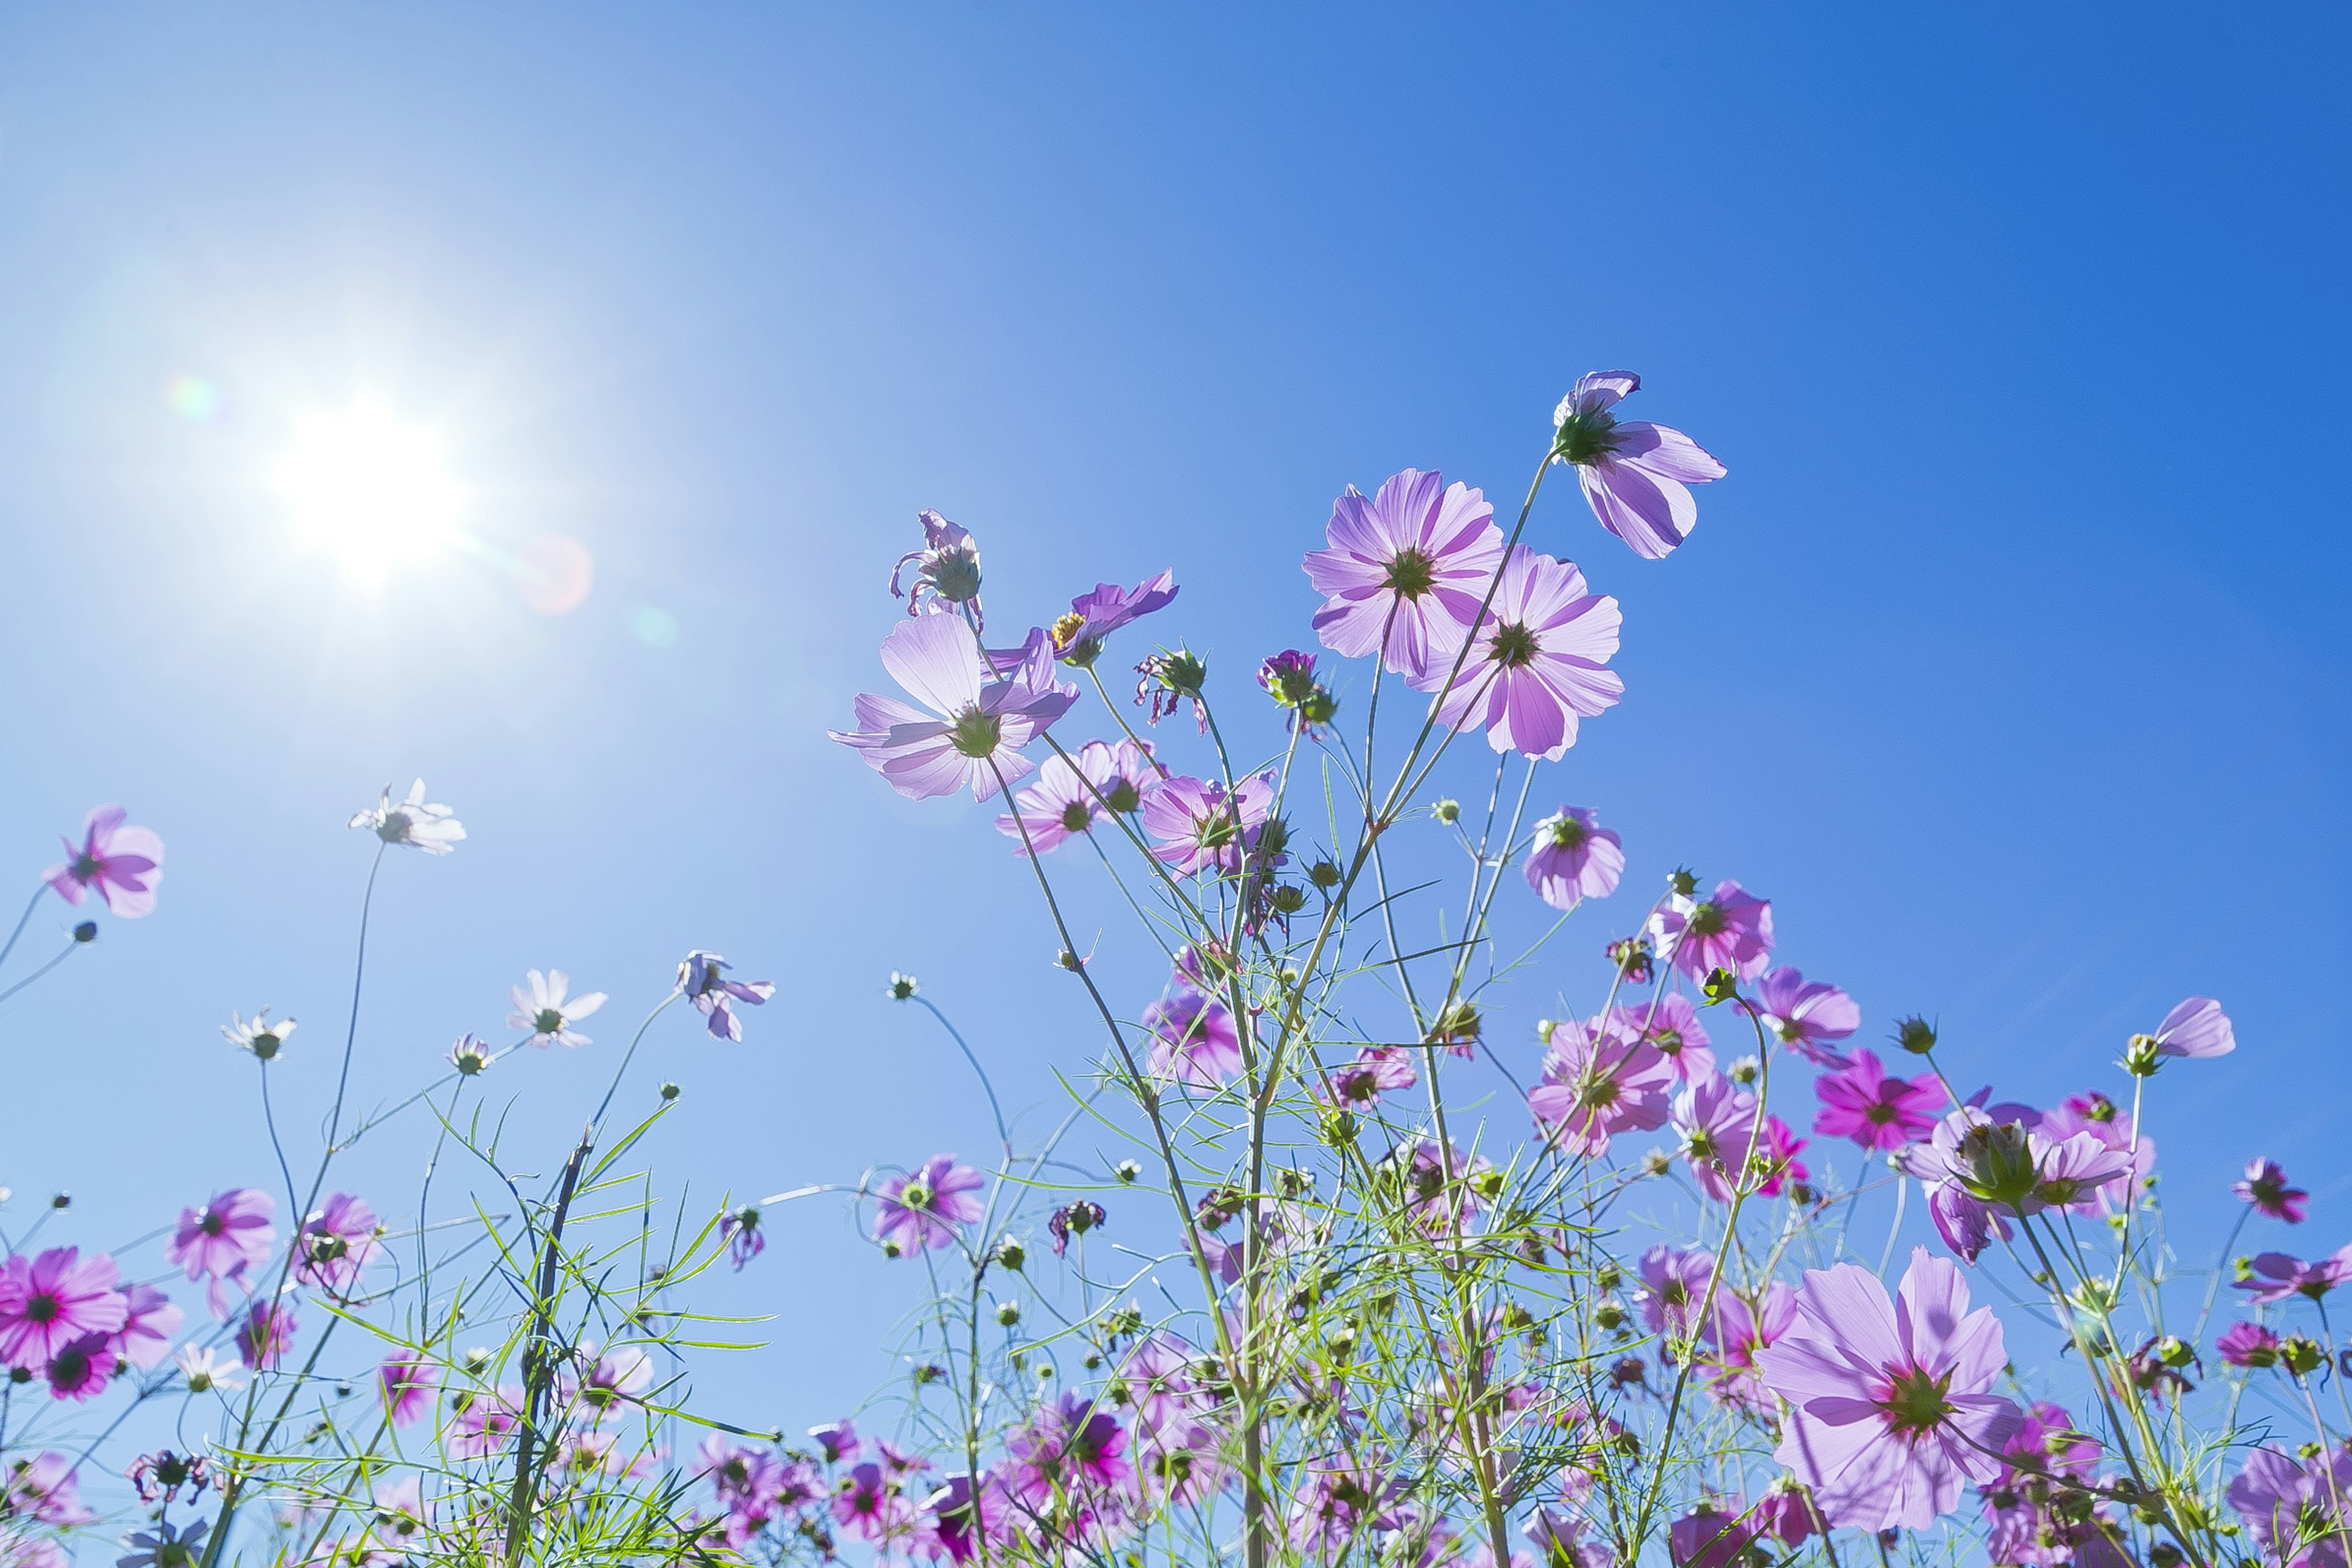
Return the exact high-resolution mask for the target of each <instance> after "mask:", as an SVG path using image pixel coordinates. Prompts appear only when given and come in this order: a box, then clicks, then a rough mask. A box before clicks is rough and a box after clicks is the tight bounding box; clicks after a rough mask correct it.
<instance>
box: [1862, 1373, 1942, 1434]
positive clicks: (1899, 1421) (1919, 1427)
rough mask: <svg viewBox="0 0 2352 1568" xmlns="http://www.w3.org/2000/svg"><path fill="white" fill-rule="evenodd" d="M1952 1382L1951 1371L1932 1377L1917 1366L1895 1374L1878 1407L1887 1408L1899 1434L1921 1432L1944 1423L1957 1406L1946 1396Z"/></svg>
mask: <svg viewBox="0 0 2352 1568" xmlns="http://www.w3.org/2000/svg"><path fill="white" fill-rule="evenodd" d="M1951 1384H1952V1379H1951V1374H1950V1373H1945V1374H1944V1375H1943V1376H1942V1377H1929V1376H1928V1375H1927V1373H1925V1372H1923V1371H1922V1370H1920V1369H1919V1368H1917V1367H1916V1366H1915V1367H1912V1368H1911V1369H1909V1370H1908V1371H1906V1372H1901V1373H1896V1374H1895V1377H1894V1379H1893V1380H1892V1381H1891V1382H1890V1383H1889V1384H1888V1385H1887V1390H1886V1397H1885V1398H1884V1399H1882V1400H1880V1401H1879V1402H1878V1407H1879V1408H1880V1409H1881V1410H1884V1411H1885V1412H1886V1424H1887V1425H1888V1426H1892V1427H1894V1428H1895V1433H1896V1435H1897V1436H1905V1437H1917V1436H1924V1435H1925V1434H1927V1433H1928V1432H1931V1431H1933V1430H1935V1428H1936V1427H1937V1426H1941V1425H1942V1424H1943V1422H1944V1419H1945V1417H1947V1416H1948V1415H1951V1414H1952V1412H1953V1410H1954V1409H1955V1408H1956V1407H1955V1406H1954V1405H1952V1403H1951V1401H1949V1400H1948V1399H1946V1398H1945V1397H1944V1395H1945V1394H1946V1392H1947V1391H1948V1390H1949V1389H1950V1387H1951Z"/></svg>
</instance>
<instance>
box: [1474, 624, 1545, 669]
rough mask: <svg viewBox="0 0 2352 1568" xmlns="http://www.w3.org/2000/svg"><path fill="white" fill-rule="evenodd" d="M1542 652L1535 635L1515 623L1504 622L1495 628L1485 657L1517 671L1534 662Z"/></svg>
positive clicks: (1541, 646)
mask: <svg viewBox="0 0 2352 1568" xmlns="http://www.w3.org/2000/svg"><path fill="white" fill-rule="evenodd" d="M1542 651H1543V644H1541V643H1539V642H1538V641H1537V640H1536V634H1535V633H1534V632H1532V631H1529V630H1528V628H1527V627H1526V626H1521V625H1519V624H1518V623H1517V622H1516V621H1509V622H1506V623H1505V624H1503V625H1502V626H1497V627H1496V628H1495V640H1494V642H1493V644H1491V645H1490V646H1489V647H1487V649H1486V657H1487V658H1490V659H1492V660H1493V661H1494V662H1495V663H1496V664H1499V665H1501V666H1502V667H1503V668H1505V669H1519V668H1524V667H1526V666H1527V665H1528V664H1530V663H1532V662H1534V660H1535V657H1536V655H1538V654H1539V653H1541V652H1542Z"/></svg>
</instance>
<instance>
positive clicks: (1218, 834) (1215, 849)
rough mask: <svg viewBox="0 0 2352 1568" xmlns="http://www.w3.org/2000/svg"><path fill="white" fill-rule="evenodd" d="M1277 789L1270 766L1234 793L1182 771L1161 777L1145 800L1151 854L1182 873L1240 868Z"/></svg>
mask: <svg viewBox="0 0 2352 1568" xmlns="http://www.w3.org/2000/svg"><path fill="white" fill-rule="evenodd" d="M1275 789H1276V779H1275V775H1274V773H1273V771H1272V770H1271V769H1269V770H1267V771H1266V772H1265V773H1255V774H1253V775H1251V776H1250V777H1248V778H1245V779H1244V780H1242V781H1241V782H1240V783H1239V784H1235V785H1234V789H1233V793H1232V794H1231V795H1228V794H1226V793H1225V786H1224V785H1223V784H1218V783H1215V782H1213V781H1211V780H1206V779H1196V778H1192V777H1189V776H1187V775H1185V774H1182V773H1179V774H1177V775H1176V776H1175V777H1173V778H1170V779H1164V780H1162V781H1161V782H1160V787H1159V788H1158V789H1155V790H1153V791H1152V792H1151V794H1150V796H1149V797H1148V798H1147V799H1146V800H1145V801H1144V803H1143V818H1142V821H1143V831H1144V833H1145V835H1146V836H1147V837H1150V840H1151V844H1152V849H1151V853H1152V857H1153V858H1155V859H1158V860H1160V861H1161V862H1162V863H1163V864H1165V865H1166V866H1167V868H1168V869H1169V870H1170V872H1171V873H1172V874H1173V875H1175V876H1179V877H1190V876H1192V875H1193V874H1194V873H1196V872H1200V871H1206V870H1211V869H1215V870H1219V871H1224V872H1229V873H1230V872H1234V871H1238V870H1240V869H1241V868H1242V857H1243V855H1244V852H1245V851H1247V850H1248V849H1249V848H1250V847H1252V846H1253V845H1254V844H1255V840H1256V837H1257V830H1258V829H1259V828H1260V827H1261V826H1264V825H1265V819H1266V817H1267V816H1269V815H1270V814H1271V813H1272V812H1273V810H1274V796H1275Z"/></svg>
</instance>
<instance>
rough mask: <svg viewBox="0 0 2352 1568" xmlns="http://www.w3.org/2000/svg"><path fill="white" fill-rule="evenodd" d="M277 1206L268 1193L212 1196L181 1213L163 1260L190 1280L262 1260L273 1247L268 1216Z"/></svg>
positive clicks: (242, 1190) (243, 1190) (232, 1191)
mask: <svg viewBox="0 0 2352 1568" xmlns="http://www.w3.org/2000/svg"><path fill="white" fill-rule="evenodd" d="M277 1212H278V1205H277V1204H276V1203H275V1202H273V1201H272V1200H271V1198H270V1196H269V1194H268V1193H265V1192H260V1191H258V1190H257V1189H255V1188H252V1187H231V1188H229V1189H228V1190H227V1191H226V1192H222V1193H215V1194H213V1197H212V1201H211V1202H210V1203H208V1204H206V1205H204V1207H202V1208H193V1209H182V1210H181V1211H180V1223H179V1224H178V1225H177V1226H173V1230H172V1239H171V1240H170V1241H168V1242H165V1243H164V1244H163V1260H164V1261H165V1262H167V1263H171V1264H174V1265H177V1266H180V1267H183V1268H186V1269H187V1271H188V1278H189V1279H228V1278H230V1277H232V1276H236V1275H240V1274H242V1273H243V1272H244V1271H245V1270H246V1269H248V1268H257V1267H258V1266H259V1265H260V1264H262V1263H263V1262H265V1261H267V1260H268V1257H269V1254H270V1250H271V1248H272V1247H274V1246H275V1245H276V1242H277V1239H278V1237H277V1233H276V1232H275V1231H274V1230H273V1229H271V1227H270V1224H269V1221H270V1218H271V1216H272V1215H275V1214H276V1213H277Z"/></svg>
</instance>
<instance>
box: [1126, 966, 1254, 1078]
mask: <svg viewBox="0 0 2352 1568" xmlns="http://www.w3.org/2000/svg"><path fill="white" fill-rule="evenodd" d="M1143 1028H1144V1032H1145V1033H1147V1034H1149V1035H1150V1037H1151V1055H1150V1058H1148V1059H1147V1060H1146V1062H1145V1064H1144V1069H1145V1070H1146V1071H1147V1072H1149V1073H1150V1074H1151V1076H1152V1077H1154V1078H1156V1079H1162V1080H1166V1079H1175V1080H1176V1081H1178V1082H1180V1083H1189V1084H1191V1085H1192V1087H1193V1088H1194V1089H1220V1088H1223V1086H1224V1085H1226V1084H1228V1083H1231V1082H1232V1081H1233V1080H1234V1078H1235V1077H1236V1076H1238V1075H1239V1074H1240V1072H1241V1070H1242V1038H1241V1033H1240V1031H1239V1030H1237V1029H1235V1028H1234V1016H1233V1013H1232V1011H1231V1010H1230V1009H1228V1008H1227V1007H1226V1006H1225V1005H1224V1004H1223V1002H1220V1001H1218V1000H1216V999H1215V998H1214V997H1212V996H1204V995H1202V994H1201V993H1200V992H1198V991H1194V990H1192V989H1190V988H1189V987H1185V986H1181V985H1180V986H1178V987H1177V988H1176V989H1175V990H1174V992H1173V993H1172V994H1170V995H1168V996H1165V997H1162V998H1161V999H1160V1000H1159V1001H1157V1002H1154V1003H1153V1004H1152V1005H1150V1006H1149V1007H1146V1008H1145V1009H1144V1010H1143Z"/></svg>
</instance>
